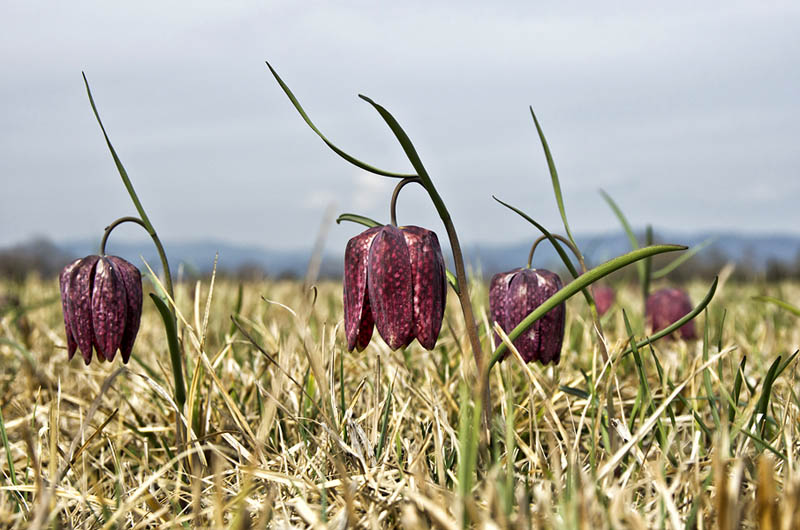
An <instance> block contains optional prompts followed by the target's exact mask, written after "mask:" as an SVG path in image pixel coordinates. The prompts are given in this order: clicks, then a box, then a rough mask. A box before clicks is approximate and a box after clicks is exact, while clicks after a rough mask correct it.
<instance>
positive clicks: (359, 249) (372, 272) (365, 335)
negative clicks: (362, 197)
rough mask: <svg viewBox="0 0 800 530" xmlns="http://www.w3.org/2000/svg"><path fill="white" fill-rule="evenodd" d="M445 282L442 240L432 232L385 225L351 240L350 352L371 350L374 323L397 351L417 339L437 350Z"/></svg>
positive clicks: (347, 270)
mask: <svg viewBox="0 0 800 530" xmlns="http://www.w3.org/2000/svg"><path fill="white" fill-rule="evenodd" d="M446 281H447V280H446V277H445V267H444V258H443V257H442V251H441V248H440V246H439V239H438V238H437V237H436V234H435V233H434V232H431V231H430V230H426V229H424V228H420V227H418V226H403V227H400V228H397V227H395V226H391V225H386V226H380V227H373V228H370V229H368V230H365V231H364V232H362V233H361V234H359V235H357V236H355V237H354V238H352V239H351V240H350V241H349V242H348V243H347V248H346V249H345V258H344V315H345V334H346V336H347V349H348V351H353V350H354V349H357V350H358V351H361V350H363V349H364V348H366V347H367V345H368V344H369V341H370V338H371V337H372V330H373V326H374V327H376V328H377V329H378V333H380V335H381V337H383V340H384V341H385V342H386V344H388V345H389V347H390V348H391V349H393V350H396V349H398V348H404V347H406V346H408V345H409V344H410V343H411V341H413V340H414V339H415V338H416V339H417V340H418V341H419V343H420V344H421V345H422V346H423V347H424V348H426V349H429V350H430V349H433V347H434V346H435V345H436V340H437V339H438V337H439V331H440V330H441V328H442V318H443V317H444V306H445V299H446V296H447V291H446V286H447V284H446Z"/></svg>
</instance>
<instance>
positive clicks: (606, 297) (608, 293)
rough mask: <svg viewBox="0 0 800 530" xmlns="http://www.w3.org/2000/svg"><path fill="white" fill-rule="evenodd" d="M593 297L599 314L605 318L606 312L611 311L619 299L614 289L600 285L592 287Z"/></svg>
mask: <svg viewBox="0 0 800 530" xmlns="http://www.w3.org/2000/svg"><path fill="white" fill-rule="evenodd" d="M592 296H593V297H594V303H595V305H596V306H597V314H598V315H600V316H603V315H605V314H606V311H608V310H609V309H611V306H612V305H614V301H615V300H616V298H617V295H616V293H615V292H614V289H613V288H611V287H609V286H608V285H598V286H596V287H595V286H593V287H592Z"/></svg>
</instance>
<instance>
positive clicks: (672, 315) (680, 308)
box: [645, 287, 697, 340]
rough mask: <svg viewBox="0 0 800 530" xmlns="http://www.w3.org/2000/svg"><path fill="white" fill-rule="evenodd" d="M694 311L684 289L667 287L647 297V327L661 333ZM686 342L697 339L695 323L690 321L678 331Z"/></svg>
mask: <svg viewBox="0 0 800 530" xmlns="http://www.w3.org/2000/svg"><path fill="white" fill-rule="evenodd" d="M691 310H692V301H691V300H690V299H689V295H688V293H687V292H686V291H684V290H683V289H678V288H675V287H667V288H665V289H661V290H659V291H656V292H654V293H651V294H650V296H648V297H647V303H646V304H645V316H646V318H647V325H648V326H649V327H650V328H651V329H652V330H653V332H656V331H660V330H662V329H664V328H666V327H667V326H669V325H671V324H672V323H674V322H676V321H677V320H680V319H681V318H682V317H683V316H685V315H686V314H687V313H689V312H690V311H691ZM677 331H678V332H679V333H680V336H681V338H682V339H684V340H692V339H696V338H697V333H696V332H695V329H694V321H692V320H690V321H689V322H687V323H686V324H684V325H683V326H681V327H680V328H678V330H677Z"/></svg>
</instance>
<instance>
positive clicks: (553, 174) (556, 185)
mask: <svg viewBox="0 0 800 530" xmlns="http://www.w3.org/2000/svg"><path fill="white" fill-rule="evenodd" d="M530 111H531V117H533V123H534V124H535V125H536V132H537V133H538V134H539V140H540V141H541V142H542V149H544V156H545V158H546V159H547V167H548V169H549V170H550V180H551V181H552V183H553V192H554V193H555V195H556V203H557V204H558V212H559V213H560V214H561V220H562V221H563V223H564V231H565V232H566V233H567V237H568V238H569V240H570V241H571V242H572V244H573V245H575V248H578V245H577V244H576V243H575V238H574V237H572V231H571V230H570V229H569V222H567V210H566V208H565V207H564V197H563V195H562V194H561V182H560V181H559V179H558V171H556V164H555V162H554V161H553V155H552V154H551V153H550V146H549V145H548V144H547V140H546V139H545V137H544V132H543V131H542V127H541V125H539V120H538V119H537V118H536V114H535V113H534V112H533V107H530Z"/></svg>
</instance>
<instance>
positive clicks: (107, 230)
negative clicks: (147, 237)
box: [100, 216, 147, 256]
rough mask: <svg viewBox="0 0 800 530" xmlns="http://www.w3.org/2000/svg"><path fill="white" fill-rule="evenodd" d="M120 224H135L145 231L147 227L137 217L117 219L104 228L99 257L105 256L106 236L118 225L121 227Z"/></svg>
mask: <svg viewBox="0 0 800 530" xmlns="http://www.w3.org/2000/svg"><path fill="white" fill-rule="evenodd" d="M122 223H136V224H137V225H139V226H141V227H143V228H144V229H145V230H147V225H145V224H144V222H143V221H142V220H141V219H139V218H138V217H131V216H128V217H120V218H119V219H117V220H116V221H114V222H113V223H111V224H110V225H108V226H107V227H106V228H105V232H103V239H101V240H100V255H101V256H105V254H106V242H107V241H108V236H110V235H111V231H112V230H114V229H115V228H116V227H118V226H119V225H121V224H122Z"/></svg>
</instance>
